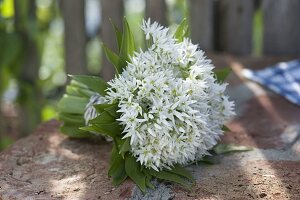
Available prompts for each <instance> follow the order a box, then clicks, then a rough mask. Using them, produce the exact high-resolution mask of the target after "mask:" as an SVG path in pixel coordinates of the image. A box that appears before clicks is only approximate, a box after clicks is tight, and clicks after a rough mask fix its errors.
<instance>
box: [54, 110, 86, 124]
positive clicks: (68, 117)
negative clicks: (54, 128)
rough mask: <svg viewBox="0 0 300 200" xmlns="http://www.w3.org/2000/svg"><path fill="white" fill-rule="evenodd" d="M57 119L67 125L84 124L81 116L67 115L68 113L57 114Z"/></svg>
mask: <svg viewBox="0 0 300 200" xmlns="http://www.w3.org/2000/svg"><path fill="white" fill-rule="evenodd" d="M58 117H59V119H60V120H62V121H64V122H67V123H82V124H84V119H83V116H82V115H76V114H69V113H59V116H58Z"/></svg>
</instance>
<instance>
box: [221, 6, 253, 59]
mask: <svg viewBox="0 0 300 200" xmlns="http://www.w3.org/2000/svg"><path fill="white" fill-rule="evenodd" d="M217 3H218V5H217V9H218V21H217V24H216V25H217V26H218V33H217V34H218V36H217V38H218V44H219V47H218V48H219V49H220V50H223V51H226V52H228V53H234V54H240V55H247V54H250V53H251V52H252V21H253V13H254V1H253V0H247V1H242V0H219V1H218V2H217Z"/></svg>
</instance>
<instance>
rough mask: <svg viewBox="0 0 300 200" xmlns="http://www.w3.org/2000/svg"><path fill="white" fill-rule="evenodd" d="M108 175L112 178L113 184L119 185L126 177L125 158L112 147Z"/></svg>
mask: <svg viewBox="0 0 300 200" xmlns="http://www.w3.org/2000/svg"><path fill="white" fill-rule="evenodd" d="M114 148H115V147H114ZM108 175H109V176H111V177H112V178H113V184H115V185H120V184H121V183H122V182H123V181H124V180H125V179H126V178H127V174H126V171H125V160H124V159H123V158H122V157H121V155H120V154H119V153H118V151H117V150H116V149H115V150H114V149H113V151H112V154H111V161H110V168H109V171H108Z"/></svg>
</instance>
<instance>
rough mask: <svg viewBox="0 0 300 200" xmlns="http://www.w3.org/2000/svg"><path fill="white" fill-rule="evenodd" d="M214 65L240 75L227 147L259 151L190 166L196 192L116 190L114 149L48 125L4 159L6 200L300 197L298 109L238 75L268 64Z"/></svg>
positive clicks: (1, 195) (1, 192)
mask: <svg viewBox="0 0 300 200" xmlns="http://www.w3.org/2000/svg"><path fill="white" fill-rule="evenodd" d="M222 60H223V62H221V61H222ZM276 61H278V60H276ZM216 62H217V63H220V66H222V63H223V65H225V64H224V63H227V64H226V65H231V66H232V67H233V69H234V72H235V73H233V74H232V75H231V76H230V77H229V79H228V81H229V82H230V87H229V90H228V93H229V94H230V96H231V97H232V99H234V100H235V101H236V104H237V116H236V117H235V118H234V119H233V120H232V121H231V122H229V123H228V126H229V127H230V129H231V132H229V133H226V134H225V135H224V136H223V137H222V141H221V142H223V143H234V144H238V145H246V146H251V147H253V148H254V149H253V150H252V151H249V152H242V153H241V152H240V153H234V154H227V155H220V156H218V157H217V159H218V161H219V163H218V164H215V165H205V164H199V165H192V166H189V167H188V169H189V170H190V171H191V172H192V173H193V174H194V176H195V177H196V179H197V183H196V185H195V187H194V188H193V189H192V190H191V191H187V190H184V189H183V188H181V187H180V186H178V185H174V184H172V185H170V184H162V183H157V184H156V185H157V188H156V189H155V190H152V191H149V193H148V194H147V195H143V194H142V193H141V192H140V191H139V190H138V189H137V187H136V186H134V184H133V183H132V182H131V181H126V182H125V183H124V184H122V185H121V186H120V187H114V186H113V185H112V184H111V181H110V179H109V178H108V177H107V170H108V160H109V152H110V150H111V145H110V144H109V143H106V142H102V143H95V142H92V141H88V140H83V141H79V140H71V139H68V138H67V137H66V136H64V135H62V134H60V133H59V131H58V126H59V124H58V122H56V121H50V122H47V123H45V124H43V125H41V126H40V128H38V129H37V131H36V132H35V133H33V134H31V135H30V136H28V137H27V138H24V139H21V140H19V141H17V142H16V143H15V144H14V145H12V146H11V147H10V148H8V149H6V150H5V151H3V152H1V153H0V199H5V200H6V199H20V200H23V199H112V200H115V199H162V198H164V199H193V200H194V199H280V200H281V199H295V200H296V199H300V107H297V106H295V105H293V104H291V103H289V102H288V101H287V100H285V99H284V98H282V97H279V96H278V95H275V94H273V93H272V92H270V91H267V90H265V89H264V88H262V87H261V86H259V85H257V84H255V83H253V82H249V81H247V80H244V79H243V78H242V77H241V76H240V75H239V72H240V69H241V68H243V67H245V66H246V67H249V66H251V65H252V64H255V63H256V65H255V66H254V68H261V67H262V66H264V65H263V64H262V63H261V62H263V61H261V62H259V61H255V60H249V62H248V61H247V59H242V58H239V59H234V58H232V57H217V58H216ZM264 62H266V63H268V64H273V63H272V62H271V60H268V59H266V61H264ZM273 62H275V61H274V60H273Z"/></svg>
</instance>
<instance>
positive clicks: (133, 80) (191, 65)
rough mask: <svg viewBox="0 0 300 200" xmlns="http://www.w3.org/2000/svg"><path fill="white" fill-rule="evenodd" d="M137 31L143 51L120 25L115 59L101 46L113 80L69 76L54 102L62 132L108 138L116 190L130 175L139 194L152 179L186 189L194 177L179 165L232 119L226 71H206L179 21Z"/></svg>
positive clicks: (204, 150) (204, 151)
mask: <svg viewBox="0 0 300 200" xmlns="http://www.w3.org/2000/svg"><path fill="white" fill-rule="evenodd" d="M141 28H142V30H143V31H144V34H145V39H146V43H147V48H146V49H145V50H141V49H140V50H137V49H136V48H135V44H134V39H133V34H132V32H131V31H130V28H129V25H128V23H127V21H126V19H124V23H123V32H122V33H121V31H119V29H118V28H117V27H116V26H114V29H115V32H116V36H117V42H118V46H119V53H118V54H116V53H114V52H112V51H111V50H109V49H108V48H107V47H106V46H105V45H103V47H104V50H105V53H106V55H107V57H108V59H109V60H110V62H111V63H112V64H113V65H114V66H115V69H116V72H117V74H116V76H115V78H114V79H112V80H111V81H109V82H108V83H106V82H104V81H103V80H102V79H100V78H98V77H92V76H83V75H78V76H71V77H72V81H71V83H70V85H68V86H67V88H66V95H64V97H63V98H62V99H61V101H60V103H59V109H60V119H61V120H62V121H63V125H62V127H61V131H62V132H64V133H66V134H68V135H69V136H71V137H94V136H95V135H99V136H105V137H106V138H108V139H111V140H112V141H113V149H112V154H111V161H110V169H109V172H108V174H109V176H111V177H112V180H113V183H114V184H116V185H119V184H120V183H122V182H123V181H124V180H125V179H126V178H127V177H129V178H131V179H132V180H133V181H134V182H135V183H136V184H137V185H138V186H139V187H140V189H141V190H142V191H145V190H146V187H153V186H152V184H151V179H152V178H158V179H164V180H168V181H173V182H176V183H179V184H182V185H183V186H186V187H189V185H190V184H191V183H192V181H193V177H192V176H191V175H190V174H189V173H188V172H187V171H186V170H185V169H184V168H183V167H184V166H186V165H188V164H190V163H193V162H195V161H197V160H199V159H201V158H202V157H203V156H205V155H209V152H208V151H209V150H210V149H212V148H213V147H214V146H215V145H216V144H217V141H218V139H219V137H220V136H221V135H222V133H223V128H224V123H225V122H226V120H228V119H229V118H230V117H232V116H233V115H234V111H233V106H234V103H233V102H232V101H229V100H228V96H226V95H225V94H224V91H225V88H226V84H224V83H222V82H223V80H224V78H225V76H226V75H227V74H228V71H227V70H223V71H219V72H213V71H212V70H213V68H214V67H213V65H212V64H211V61H210V60H209V59H207V58H206V57H205V55H204V52H203V51H201V50H200V49H199V47H198V46H197V45H194V44H192V43H191V40H190V39H189V38H188V37H187V34H188V26H187V22H186V21H185V20H184V21H183V22H182V23H181V24H180V25H179V26H178V28H177V30H176V32H175V33H171V31H170V30H169V29H168V28H165V27H163V26H160V25H159V24H158V23H156V22H154V23H152V24H151V22H150V20H148V21H144V22H143V24H142V26H141Z"/></svg>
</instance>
